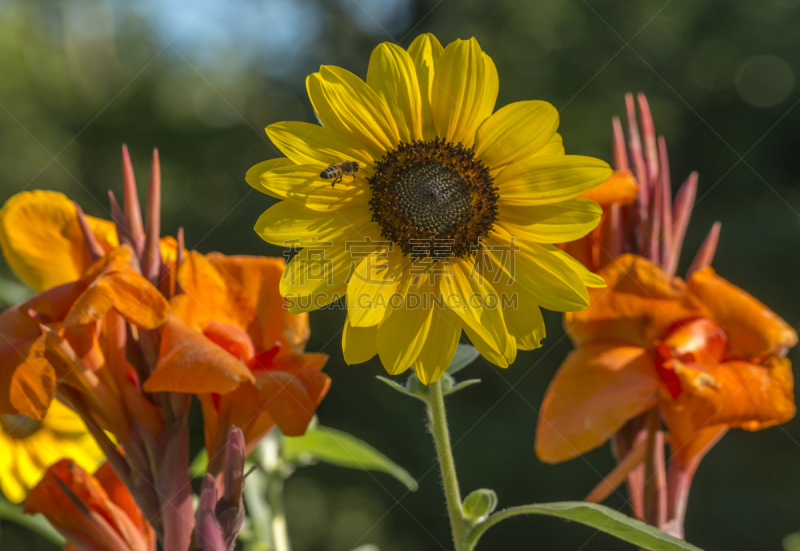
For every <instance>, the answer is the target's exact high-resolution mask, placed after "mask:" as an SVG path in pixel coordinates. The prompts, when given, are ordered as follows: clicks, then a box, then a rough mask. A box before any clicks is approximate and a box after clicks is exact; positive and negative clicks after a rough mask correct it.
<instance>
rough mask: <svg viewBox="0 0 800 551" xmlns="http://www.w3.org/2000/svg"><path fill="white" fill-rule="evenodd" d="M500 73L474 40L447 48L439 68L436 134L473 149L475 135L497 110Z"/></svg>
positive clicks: (433, 99) (435, 89) (435, 90)
mask: <svg viewBox="0 0 800 551" xmlns="http://www.w3.org/2000/svg"><path fill="white" fill-rule="evenodd" d="M498 86H499V80H498V77H497V69H496V68H495V66H494V63H492V60H491V59H490V58H489V57H488V56H486V55H485V54H484V53H483V52H482V51H481V47H480V46H479V45H478V41H477V40H475V39H474V38H470V39H469V40H456V41H455V42H451V43H450V44H448V45H447V47H446V48H445V49H444V52H443V53H442V56H441V58H440V59H439V62H438V64H437V65H436V78H435V79H434V83H433V89H432V91H431V115H432V118H433V123H434V126H435V128H436V134H437V135H438V136H440V137H442V138H445V139H446V140H447V141H449V142H453V143H459V142H460V143H462V144H463V145H464V146H465V147H471V146H472V144H473V143H474V141H475V132H476V130H477V129H478V127H479V126H480V125H481V124H482V123H483V121H485V120H486V119H487V118H488V117H489V115H491V114H492V111H493V110H494V104H495V101H496V100H497V91H498Z"/></svg>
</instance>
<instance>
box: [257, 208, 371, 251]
mask: <svg viewBox="0 0 800 551" xmlns="http://www.w3.org/2000/svg"><path fill="white" fill-rule="evenodd" d="M369 217H370V211H369V209H368V208H367V207H366V206H355V207H351V208H348V209H345V210H343V211H342V212H338V211H334V212H321V211H317V210H311V209H308V208H305V207H304V206H302V205H299V204H297V203H295V202H293V201H281V202H280V203H278V204H277V205H273V206H272V207H270V208H269V209H267V210H266V211H265V212H264V214H262V215H261V216H260V217H259V218H258V221H257V222H256V227H255V229H256V233H258V235H260V236H261V239H263V240H264V241H267V242H269V243H273V244H275V245H282V246H284V247H291V246H293V245H294V246H300V247H304V246H306V245H305V244H304V242H305V241H308V240H310V239H312V238H315V239H317V240H318V241H320V242H327V241H330V240H336V239H340V238H341V237H342V235H344V234H346V233H350V232H351V231H352V229H353V228H352V226H354V225H355V226H356V227H359V228H360V227H362V226H364V225H365V224H367V223H368V221H369ZM373 225H375V224H373ZM321 246H323V245H321Z"/></svg>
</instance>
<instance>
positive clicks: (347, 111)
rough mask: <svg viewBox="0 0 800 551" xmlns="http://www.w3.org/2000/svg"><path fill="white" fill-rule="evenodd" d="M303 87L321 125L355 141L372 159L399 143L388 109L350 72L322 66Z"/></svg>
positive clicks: (372, 91) (370, 89)
mask: <svg viewBox="0 0 800 551" xmlns="http://www.w3.org/2000/svg"><path fill="white" fill-rule="evenodd" d="M306 88H307V89H308V96H309V98H311V103H312V104H313V105H314V110H315V111H316V112H317V116H318V117H319V120H320V121H322V124H323V126H325V127H327V128H330V129H331V130H333V131H334V132H338V133H339V134H343V135H345V136H349V137H350V138H352V139H354V140H358V142H359V143H361V144H363V146H364V147H366V148H367V149H368V151H369V152H370V155H371V156H372V157H373V158H376V159H379V158H380V157H381V156H382V152H384V151H388V150H390V149H392V148H394V147H395V146H396V145H397V143H398V142H399V140H400V138H399V135H398V133H397V125H396V124H395V122H394V119H393V118H392V114H391V113H390V112H389V108H388V107H387V106H386V104H385V103H384V102H383V100H382V99H381V98H380V97H378V94H376V93H375V91H374V90H373V89H372V88H370V87H369V86H367V84H366V83H365V82H364V81H363V80H361V79H360V78H358V77H357V76H355V75H354V74H353V73H351V72H349V71H345V70H344V69H341V68H339V67H331V66H327V65H324V66H322V67H321V68H320V71H319V73H314V74H312V75H310V76H309V77H308V79H307V80H306Z"/></svg>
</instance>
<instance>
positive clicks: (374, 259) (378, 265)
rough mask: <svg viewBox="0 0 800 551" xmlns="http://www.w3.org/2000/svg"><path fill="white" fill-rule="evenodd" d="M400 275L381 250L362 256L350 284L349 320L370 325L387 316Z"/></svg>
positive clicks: (348, 288)
mask: <svg viewBox="0 0 800 551" xmlns="http://www.w3.org/2000/svg"><path fill="white" fill-rule="evenodd" d="M398 284H399V278H398V277H397V274H396V273H395V271H394V270H392V269H391V267H390V264H389V253H388V252H387V251H386V250H381V251H378V252H375V253H373V254H371V255H369V256H368V257H367V258H364V259H363V260H361V261H360V262H359V263H358V265H357V266H356V269H355V270H354V271H353V277H351V278H350V281H349V283H348V284H347V320H348V323H350V324H351V325H352V326H353V327H370V326H372V325H377V324H378V323H380V322H381V320H383V318H384V316H385V315H386V312H387V311H388V309H389V303H390V301H391V297H392V295H393V294H395V293H397V292H398V290H399V289H398Z"/></svg>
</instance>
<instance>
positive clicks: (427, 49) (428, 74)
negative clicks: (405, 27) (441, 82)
mask: <svg viewBox="0 0 800 551" xmlns="http://www.w3.org/2000/svg"><path fill="white" fill-rule="evenodd" d="M442 52H444V48H442V45H441V44H440V43H439V41H438V40H437V39H436V37H435V36H433V35H432V34H430V33H428V34H421V35H419V36H418V37H417V38H415V39H414V42H412V43H411V46H409V47H408V53H409V55H410V56H411V59H413V60H414V67H415V69H416V71H417V82H418V83H419V90H420V101H421V103H420V105H421V115H422V137H423V139H424V140H432V139H434V138H435V137H436V129H435V127H434V126H433V118H432V116H431V95H432V91H433V86H434V80H433V79H434V76H435V71H436V65H437V64H438V63H439V58H440V57H442Z"/></svg>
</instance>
